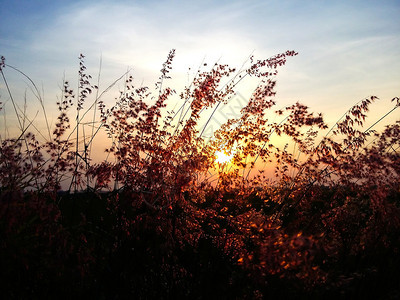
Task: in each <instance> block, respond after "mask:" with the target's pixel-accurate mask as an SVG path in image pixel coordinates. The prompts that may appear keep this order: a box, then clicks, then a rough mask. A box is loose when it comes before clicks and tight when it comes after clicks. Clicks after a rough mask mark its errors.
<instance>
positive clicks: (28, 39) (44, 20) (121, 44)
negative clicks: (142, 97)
mask: <svg viewBox="0 0 400 300" xmlns="http://www.w3.org/2000/svg"><path fill="white" fill-rule="evenodd" d="M399 14H400V1H385V0H383V1H367V0H364V1H309V0H306V1H284V0H283V1H282V0H279V1H251V0H250V1H122V0H113V1H107V0H103V1H102V0H100V1H99V0H97V1H59V0H35V1H32V0H0V55H2V56H4V57H5V58H6V63H7V64H9V65H11V66H13V67H16V68H18V69H19V70H21V71H23V72H24V73H26V74H27V75H28V76H29V77H30V78H31V79H32V80H33V81H34V82H35V83H36V84H37V85H38V86H39V87H40V88H41V90H42V91H43V94H44V99H45V103H46V104H47V105H53V103H55V99H56V96H57V95H59V94H60V86H61V85H62V81H63V78H66V79H71V80H72V79H75V80H77V71H78V56H79V54H80V53H82V54H84V55H85V56H86V58H85V61H86V64H87V67H88V71H89V72H91V74H92V75H97V73H98V72H99V65H100V59H101V61H102V67H101V84H100V86H101V87H104V88H105V87H107V86H108V84H110V83H111V82H113V81H114V80H115V79H116V78H118V77H119V76H120V75H122V74H123V73H124V72H125V71H126V70H127V69H128V68H132V73H133V76H134V78H135V80H137V82H139V83H140V82H141V81H143V82H145V83H149V84H150V83H154V82H156V81H157V78H158V76H159V70H160V69H161V66H162V63H163V62H164V61H165V59H166V57H167V54H168V52H169V50H171V49H176V58H175V60H174V64H173V72H172V73H171V75H172V76H173V78H175V79H177V80H178V79H179V80H180V82H181V84H182V86H183V85H184V84H187V83H188V82H189V79H188V78H189V77H190V75H192V74H189V71H188V68H191V69H192V70H193V69H196V68H197V67H198V65H199V64H200V63H201V62H202V61H203V60H204V61H206V62H212V63H214V62H215V61H217V60H219V62H221V63H228V64H230V65H231V66H232V67H240V65H241V64H242V63H243V62H244V61H245V60H246V58H247V57H248V56H249V55H250V54H252V53H253V54H254V56H255V57H256V58H268V57H271V56H273V55H275V54H278V53H281V52H284V51H286V50H296V51H297V52H298V53H299V55H298V56H296V57H293V58H290V59H289V60H288V62H287V64H286V66H284V67H283V68H282V69H281V70H280V73H279V74H278V76H277V97H276V101H277V103H278V106H279V107H281V106H285V105H290V104H293V103H295V102H297V101H299V102H301V103H303V104H305V105H308V106H309V107H310V108H311V110H313V111H315V112H322V113H323V114H324V116H325V118H326V119H327V121H328V122H330V124H333V123H334V122H335V121H336V120H337V119H338V117H340V116H341V115H342V114H343V113H344V112H345V111H346V110H347V109H348V108H349V107H350V106H352V105H353V104H355V103H357V102H358V101H359V100H362V99H363V98H365V97H369V96H371V95H376V96H378V97H379V98H380V100H379V103H378V104H377V105H375V106H374V108H373V110H372V111H371V115H370V122H371V123H373V122H374V121H376V120H377V119H379V117H381V116H382V115H383V114H384V113H385V112H387V111H388V110H390V109H391V108H392V107H393V105H394V104H393V103H391V102H390V100H391V99H392V98H393V97H396V96H400V50H399V49H400V18H399V17H398V16H399ZM5 75H6V76H7V78H8V80H9V82H10V87H11V88H12V91H13V93H15V95H18V93H20V92H21V91H22V90H25V91H28V92H29V88H27V86H29V82H27V80H26V79H24V78H23V77H22V76H20V75H19V74H17V73H16V72H15V71H12V70H11V69H10V68H8V69H7V68H6V69H5ZM94 77H95V76H94ZM21 86H22V88H21ZM0 88H1V91H0V93H1V94H0V97H1V98H0V101H1V102H7V100H9V99H8V96H7V93H6V92H5V90H4V83H3V81H0ZM100 89H101V88H100ZM243 93H245V92H243ZM241 99H242V98H241ZM16 101H19V103H20V105H21V106H23V105H24V104H23V97H19V98H18V99H17V100H16ZM109 101H113V96H112V95H110V100H109ZM240 101H241V100H239V102H240ZM8 102H9V101H8ZM8 105H9V104H8ZM27 107H28V112H31V114H32V115H35V111H36V110H37V101H36V100H35V99H33V98H32V97H27ZM54 107H55V105H54ZM7 109H8V114H11V113H10V112H11V108H7ZM231 110H232V108H231ZM54 113H55V112H54ZM396 113H397V111H396ZM55 117H56V114H54V116H53V118H55ZM10 118H12V117H10ZM396 119H399V117H398V115H393V114H392V115H391V116H390V118H388V119H387V121H388V122H389V121H393V120H396ZM10 122H11V121H10V120H9V123H8V124H10ZM0 126H3V127H4V126H6V125H4V122H2V123H0ZM3 129H4V128H3ZM0 132H2V129H1V128H0Z"/></svg>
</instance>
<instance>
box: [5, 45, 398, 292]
mask: <svg viewBox="0 0 400 300" xmlns="http://www.w3.org/2000/svg"><path fill="white" fill-rule="evenodd" d="M296 54H297V53H296V52H294V51H287V52H285V53H281V54H278V55H276V56H274V57H271V58H268V59H264V60H256V59H254V58H253V57H250V58H249V61H248V64H247V65H246V66H243V67H242V68H241V69H235V68H231V67H229V66H227V65H222V64H218V63H216V64H215V65H213V66H205V65H204V66H202V68H199V70H198V71H197V72H196V75H195V78H194V79H193V81H192V82H191V84H190V85H188V86H187V87H186V88H185V89H184V90H183V91H181V92H180V93H179V92H177V91H175V90H173V89H171V88H169V87H168V80H169V79H170V72H171V70H172V66H173V58H174V55H175V51H174V50H172V51H171V52H170V53H169V55H168V57H167V60H166V62H165V63H164V64H163V66H162V69H161V75H160V77H159V80H158V82H157V83H156V84H155V87H154V88H149V87H143V86H135V85H134V81H133V78H132V76H131V75H129V74H124V76H122V77H121V78H119V79H117V81H120V80H124V81H125V83H124V88H123V90H122V91H121V92H120V94H119V97H118V98H117V99H116V102H115V104H114V105H113V106H112V107H107V106H106V104H105V102H104V100H103V99H104V98H106V97H107V91H108V89H109V88H110V87H111V86H112V85H113V84H112V85H111V86H110V87H108V88H107V89H105V90H104V91H100V90H99V87H98V86H97V85H95V84H93V83H92V81H94V80H93V79H92V77H91V76H90V75H89V74H87V72H86V67H85V63H84V56H83V55H81V56H80V57H79V62H80V69H79V88H78V90H77V91H76V92H75V91H73V89H72V88H71V87H70V85H69V83H68V81H65V82H64V86H63V87H62V97H61V98H60V99H59V100H58V102H57V105H58V109H59V117H58V119H57V122H56V123H55V124H54V126H50V125H47V129H48V134H44V133H43V132H41V131H40V130H36V127H35V123H34V121H33V120H31V119H30V118H29V117H28V115H27V114H26V111H25V110H24V109H23V108H21V107H19V106H18V102H17V101H16V99H14V97H13V93H12V91H11V90H10V89H9V86H8V81H7V70H9V69H13V67H12V66H9V65H7V64H6V61H5V59H4V58H2V60H1V64H0V72H1V76H2V80H3V81H2V85H1V88H2V90H1V94H2V98H1V99H5V98H6V99H8V105H11V107H12V109H13V110H14V112H13V113H14V117H15V120H16V124H17V126H18V128H19V133H18V134H17V135H16V136H15V137H13V138H8V137H7V138H6V137H1V140H0V143H1V144H0V174H1V175H0V236H1V238H0V268H1V270H2V271H1V274H2V275H1V281H0V282H1V283H0V287H1V290H2V295H4V297H5V298H7V299H9V298H11V299H12V298H27V299H31V298H43V297H45V298H83V297H90V298H96V299H109V298H111V299H114V298H115V299H120V298H135V299H153V298H154V299H164V298H168V299H180V298H188V299H265V298H268V297H273V296H278V297H282V298H284V299H285V298H310V297H312V298H323V297H324V298H326V297H327V298H382V299H396V298H398V297H400V288H399V287H400V253H399V250H400V181H399V177H400V157H399V151H400V148H399V146H400V122H399V121H397V122H394V123H393V124H390V125H387V126H386V127H384V128H383V129H382V130H380V131H377V130H375V128H376V127H377V126H378V125H380V124H379V123H380V122H381V121H382V120H384V119H385V120H386V118H387V116H389V115H391V116H392V115H393V114H395V113H397V108H398V107H399V106H400V100H399V98H398V97H394V98H393V100H392V103H393V108H392V109H390V110H389V111H388V112H387V113H386V114H385V115H383V116H382V117H381V118H380V119H378V121H377V122H375V124H373V125H371V126H369V127H368V128H365V127H364V126H363V125H364V124H365V119H366V117H367V112H368V110H369V107H370V106H371V105H373V102H375V101H376V100H377V99H378V98H377V97H375V96H370V97H368V98H366V99H363V100H362V101H359V102H358V103H356V104H355V105H354V106H353V107H351V108H350V109H349V110H347V111H346V112H344V114H343V116H341V117H340V118H339V120H338V121H337V122H336V123H335V124H334V125H333V126H331V127H328V125H327V124H326V122H325V120H324V118H323V116H322V115H321V114H318V113H317V114H316V113H313V112H310V111H309V109H308V107H307V106H305V105H303V104H301V103H295V104H293V105H290V106H287V107H283V108H281V109H277V108H276V103H275V101H274V96H275V85H276V79H275V78H276V74H277V72H278V69H279V68H280V67H282V66H283V65H284V64H285V63H286V60H287V59H288V58H291V57H292V56H295V55H296ZM205 69H207V70H205ZM14 70H15V69H14ZM204 70H205V71H204ZM16 71H18V70H16ZM18 72H20V73H21V76H26V75H25V74H24V73H22V72H21V71H18ZM25 78H26V79H28V80H30V79H29V77H25ZM249 78H258V79H259V82H260V84H259V85H258V87H257V88H256V89H255V90H254V93H253V94H252V96H251V97H250V98H249V99H248V102H247V103H246V105H245V106H244V107H243V109H242V110H241V111H240V116H238V117H237V118H233V119H230V120H228V121H227V122H226V123H225V124H223V125H222V126H221V127H220V128H219V129H218V130H216V131H215V132H214V137H213V138H212V139H210V140H207V139H205V137H204V131H205V129H206V128H207V126H208V124H209V122H210V121H211V120H212V118H213V115H214V112H215V111H216V109H217V108H218V106H220V105H224V104H229V101H230V100H231V99H232V97H233V96H234V95H235V93H237V87H238V84H239V83H241V84H243V82H245V81H246V80H247V79H249ZM117 81H116V82H117ZM32 84H33V91H36V92H37V93H36V95H37V97H38V100H39V102H40V103H42V104H43V101H42V100H41V98H40V93H39V91H38V89H37V88H36V85H35V84H34V83H33V82H32ZM114 84H115V83H114ZM173 97H178V98H179V101H180V102H179V103H181V104H180V105H178V108H177V109H176V110H167V108H168V107H167V104H168V100H170V99H171V98H173ZM4 105H5V104H4V103H3V104H2V106H1V107H3V106H4ZM41 109H42V112H43V116H44V119H45V120H46V123H47V124H50V122H48V121H47V116H46V108H45V107H44V105H42V108H41ZM207 109H208V111H211V115H210V116H209V117H208V118H207V119H206V120H205V121H204V120H203V121H202V123H201V120H202V115H203V114H204V113H205V111H206V110H207ZM7 113H8V114H9V113H10V112H9V111H7ZM271 116H274V117H271ZM275 120H279V121H275ZM88 124H90V125H91V126H90V127H88V126H87V125H88ZM200 124H202V125H201V126H200ZM87 128H90V130H89V129H87ZM101 134H103V135H104V134H106V135H107V136H108V139H109V141H110V146H109V147H108V148H107V149H105V150H106V153H107V155H108V159H106V160H104V161H99V162H98V161H95V160H94V159H93V157H94V155H95V154H94V152H95V151H103V150H104V149H98V148H97V147H93V143H94V141H95V139H96V138H99V136H100V135H101ZM45 136H48V137H45ZM280 141H285V142H284V143H281V142H280ZM218 153H227V154H230V155H231V156H230V157H229V158H227V160H226V161H224V160H223V159H221V158H218V159H217V156H218V155H217V154H218ZM262 164H264V165H268V166H270V167H269V171H270V173H271V174H272V176H269V175H267V174H266V173H267V172H266V171H265V170H263V169H261V168H260V165H262Z"/></svg>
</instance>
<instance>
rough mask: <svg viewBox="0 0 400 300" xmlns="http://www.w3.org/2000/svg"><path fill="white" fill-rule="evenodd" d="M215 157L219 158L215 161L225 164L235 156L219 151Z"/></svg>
mask: <svg viewBox="0 0 400 300" xmlns="http://www.w3.org/2000/svg"><path fill="white" fill-rule="evenodd" d="M215 156H216V157H217V158H216V159H215V161H216V162H217V163H220V164H225V163H227V162H229V161H230V160H231V159H232V158H233V154H227V153H226V152H225V151H217V152H215Z"/></svg>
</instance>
